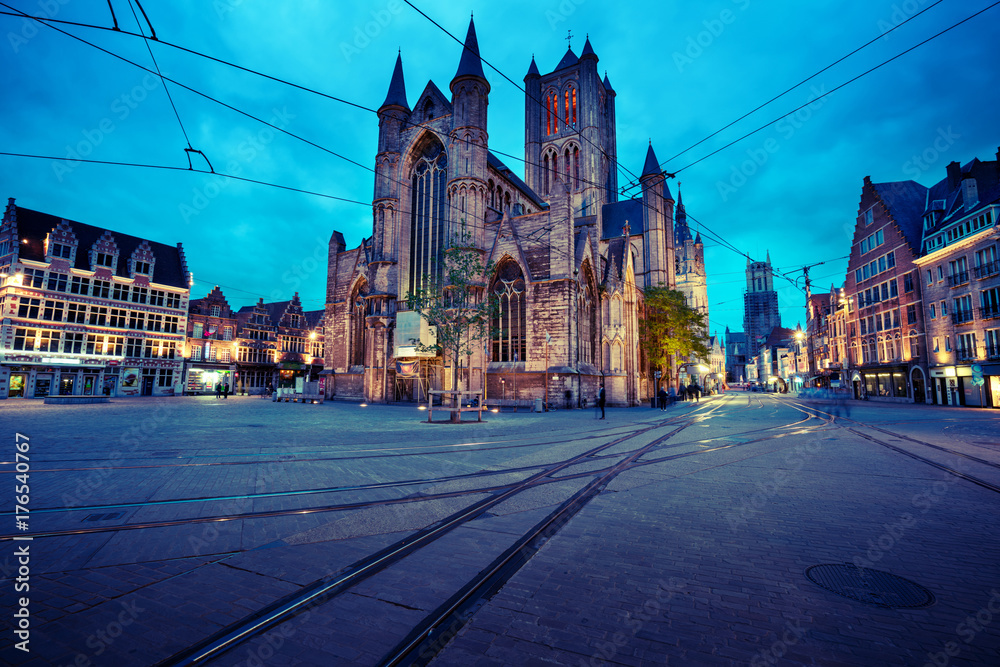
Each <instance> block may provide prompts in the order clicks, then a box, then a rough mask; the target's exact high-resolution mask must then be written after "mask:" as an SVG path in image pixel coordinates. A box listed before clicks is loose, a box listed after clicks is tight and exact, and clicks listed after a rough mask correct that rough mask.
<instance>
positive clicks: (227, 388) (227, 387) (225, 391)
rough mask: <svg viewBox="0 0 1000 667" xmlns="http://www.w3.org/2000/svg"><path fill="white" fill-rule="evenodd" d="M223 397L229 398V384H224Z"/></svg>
mask: <svg viewBox="0 0 1000 667" xmlns="http://www.w3.org/2000/svg"><path fill="white" fill-rule="evenodd" d="M222 398H229V384H228V383H227V384H224V385H222Z"/></svg>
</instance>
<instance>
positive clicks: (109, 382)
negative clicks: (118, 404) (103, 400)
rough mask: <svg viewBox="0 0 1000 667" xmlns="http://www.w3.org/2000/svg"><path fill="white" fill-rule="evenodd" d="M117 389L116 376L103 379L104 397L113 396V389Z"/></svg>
mask: <svg viewBox="0 0 1000 667" xmlns="http://www.w3.org/2000/svg"><path fill="white" fill-rule="evenodd" d="M117 388H118V376H117V375H112V376H110V377H106V378H104V395H105V396H114V395H115V389H117Z"/></svg>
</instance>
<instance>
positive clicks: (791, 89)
mask: <svg viewBox="0 0 1000 667" xmlns="http://www.w3.org/2000/svg"><path fill="white" fill-rule="evenodd" d="M942 2H944V0H937V1H936V2H934V3H933V4H931V5H928V6H927V7H924V8H923V9H921V10H920V11H919V12H917V13H916V14H914V15H913V16H910V17H909V18H907V19H906V20H905V21H902V22H900V23H898V24H896V25H894V26H893V27H892V28H890V29H888V30H886V31H885V32H883V33H881V34H879V36H878V37H875V38H873V39H870V40H869V41H867V42H865V43H864V44H862V45H861V46H859V47H858V48H856V49H854V50H853V51H851V52H850V53H848V54H846V55H844V56H841V57H840V58H838V59H837V60H834V61H833V62H832V63H830V64H829V65H827V66H826V67H824V68H823V69H821V70H819V71H817V72H816V73H814V74H811V75H810V76H808V77H806V78H805V79H802V80H801V81H799V82H798V83H796V84H795V85H794V86H791V87H789V88H786V89H785V90H784V91H783V92H780V93H778V94H777V95H775V96H774V97H772V98H771V99H769V100H767V101H766V102H763V103H761V104H759V105H757V106H756V107H754V108H753V109H751V110H750V111H748V112H746V113H745V114H743V115H742V116H740V117H739V118H737V119H736V120H734V121H732V122H730V123H728V124H726V125H723V126H722V127H720V128H719V129H718V130H716V131H715V132H712V133H711V134H709V135H708V136H707V137H705V138H704V139H700V140H699V141H696V142H695V143H693V144H691V145H690V146H688V147H687V148H685V149H684V150H682V151H681V152H680V153H677V154H676V155H673V156H671V157H669V158H667V159H666V160H664V161H663V162H662V163H660V168H663V167H664V166H666V165H667V164H668V163H669V162H670V161H672V160H676V159H677V158H679V157H680V156H681V155H684V154H685V153H687V152H688V151H689V150H691V149H692V148H695V147H697V146H700V145H701V144H703V143H705V142H706V141H708V140H709V139H711V138H712V137H714V136H716V135H717V134H719V133H720V132H723V131H724V130H727V129H729V128H730V127H732V126H733V125H735V124H736V123H738V122H740V121H741V120H743V119H744V118H746V117H747V116H751V115H753V114H754V113H756V112H758V111H760V110H761V109H763V108H764V107H766V106H767V105H769V104H771V102H775V101H777V100H779V99H781V98H782V97H784V96H785V95H787V94H788V93H790V92H792V91H793V90H795V89H796V88H798V87H800V86H802V85H805V84H806V83H809V82H810V81H812V80H813V79H815V78H816V77H817V76H819V75H820V74H822V73H823V72H825V71H827V70H828V69H830V68H832V67H835V66H836V65H839V64H840V63H842V62H843V61H845V60H847V59H848V58H850V57H851V56H853V55H854V54H855V53H858V52H859V51H862V50H863V49H865V48H867V47H869V46H871V45H872V44H874V43H875V42H877V41H879V40H880V39H883V38H884V37H885V36H886V35H888V34H889V33H891V32H892V31H894V30H896V29H898V28H902V27H903V26H904V25H906V24H907V23H909V22H910V21H912V20H913V19H915V18H917V17H918V16H920V15H921V14H923V13H924V12H926V11H928V10H930V9H932V8H934V7H935V6H937V5H939V4H941V3H942ZM636 185H638V182H633V183H630V184H629V185H628V187H627V188H626V189H632V188H634V187H636Z"/></svg>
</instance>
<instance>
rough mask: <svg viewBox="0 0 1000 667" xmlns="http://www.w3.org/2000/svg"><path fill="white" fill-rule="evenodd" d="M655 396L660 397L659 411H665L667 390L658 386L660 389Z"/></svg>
mask: <svg viewBox="0 0 1000 667" xmlns="http://www.w3.org/2000/svg"><path fill="white" fill-rule="evenodd" d="M656 397H657V398H659V399H660V412H665V411H666V409H667V390H666V389H664V388H663V387H660V391H659V393H658V394H657V395H656Z"/></svg>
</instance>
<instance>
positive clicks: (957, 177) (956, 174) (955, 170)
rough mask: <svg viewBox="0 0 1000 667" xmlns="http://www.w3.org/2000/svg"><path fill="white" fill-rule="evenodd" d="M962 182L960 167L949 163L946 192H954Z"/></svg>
mask: <svg viewBox="0 0 1000 667" xmlns="http://www.w3.org/2000/svg"><path fill="white" fill-rule="evenodd" d="M961 182H962V165H960V164H959V163H957V162H951V163H950V164H949V165H948V190H954V189H955V188H957V187H958V186H959V185H960V184H961Z"/></svg>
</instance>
